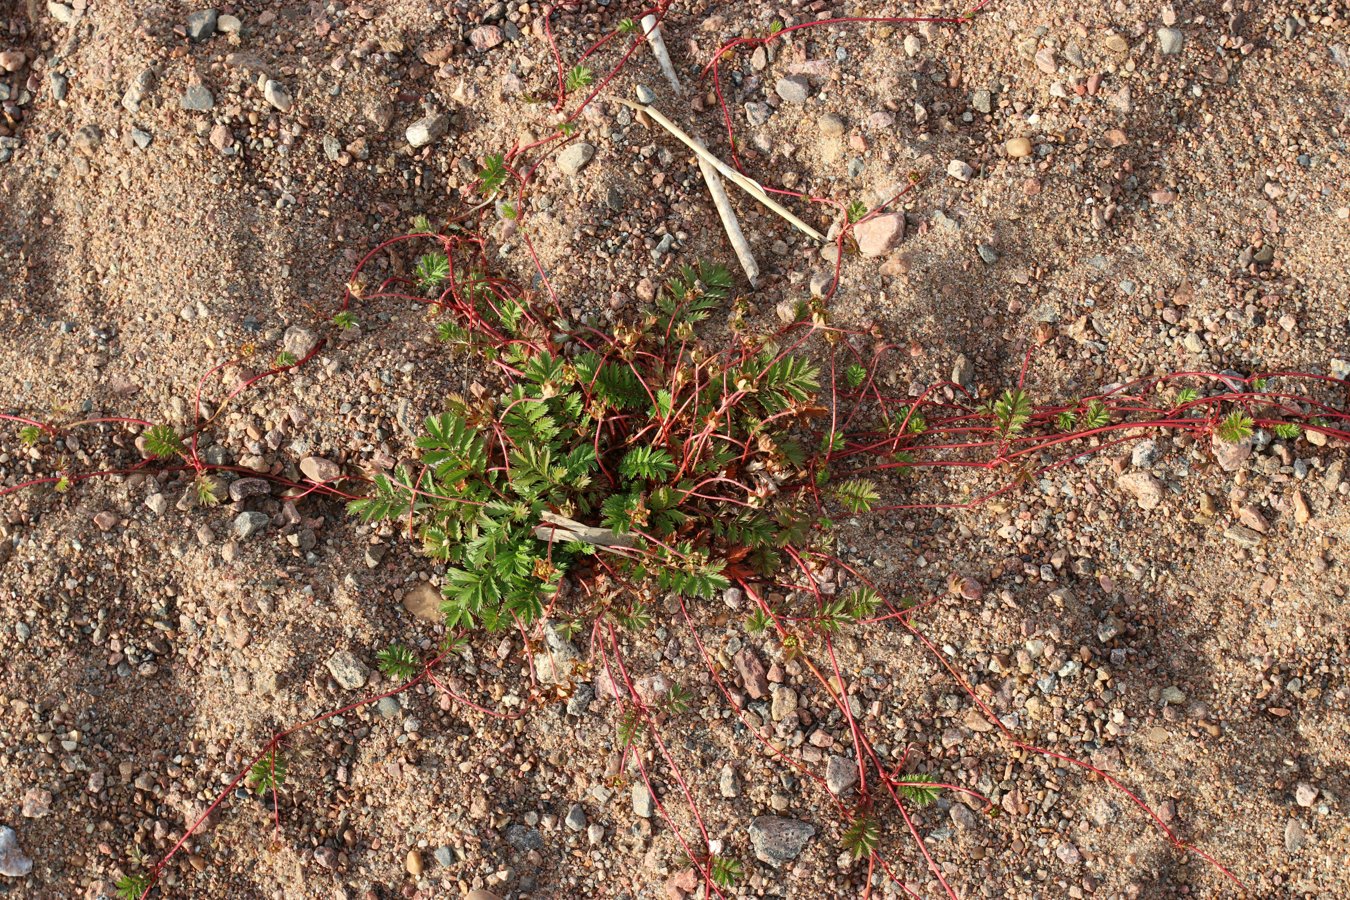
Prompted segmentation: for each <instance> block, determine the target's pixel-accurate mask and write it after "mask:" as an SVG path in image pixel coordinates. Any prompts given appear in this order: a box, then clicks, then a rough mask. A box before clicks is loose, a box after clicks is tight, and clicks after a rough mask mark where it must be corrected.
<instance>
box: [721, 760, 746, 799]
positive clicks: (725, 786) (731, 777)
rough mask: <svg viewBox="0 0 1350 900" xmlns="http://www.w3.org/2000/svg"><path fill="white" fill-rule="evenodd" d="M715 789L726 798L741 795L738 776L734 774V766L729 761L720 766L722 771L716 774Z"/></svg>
mask: <svg viewBox="0 0 1350 900" xmlns="http://www.w3.org/2000/svg"><path fill="white" fill-rule="evenodd" d="M717 791H718V793H720V794H721V795H722V796H723V797H726V798H727V799H728V800H731V799H734V798H736V797H739V796H740V795H741V780H740V776H738V775H737V774H736V767H735V766H733V765H732V764H731V763H727V764H726V765H724V766H722V771H721V773H720V774H719V775H718V776H717Z"/></svg>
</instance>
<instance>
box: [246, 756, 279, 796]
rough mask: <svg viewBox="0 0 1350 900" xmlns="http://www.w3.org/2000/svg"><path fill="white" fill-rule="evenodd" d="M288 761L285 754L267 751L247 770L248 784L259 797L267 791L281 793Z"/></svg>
mask: <svg viewBox="0 0 1350 900" xmlns="http://www.w3.org/2000/svg"><path fill="white" fill-rule="evenodd" d="M287 765H288V761H287V759H286V754H284V753H282V752H281V751H279V750H275V749H273V750H269V751H268V752H267V753H264V754H263V755H262V757H260V758H259V759H258V761H257V762H255V763H254V764H253V766H252V767H251V768H250V769H249V770H248V784H249V787H251V788H253V792H254V793H255V794H257V795H258V796H259V797H262V796H264V795H265V794H266V793H267V792H268V791H275V792H276V793H281V790H282V788H283V786H284V785H285V783H286V774H287Z"/></svg>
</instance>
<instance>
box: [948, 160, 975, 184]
mask: <svg viewBox="0 0 1350 900" xmlns="http://www.w3.org/2000/svg"><path fill="white" fill-rule="evenodd" d="M947 174H948V175H950V176H951V177H952V178H955V179H956V180H957V181H969V180H970V179H971V176H973V175H974V174H975V170H974V169H972V168H971V167H970V165H969V164H967V163H966V162H965V161H963V160H959V159H954V160H952V161H951V162H949V163H948V164H947Z"/></svg>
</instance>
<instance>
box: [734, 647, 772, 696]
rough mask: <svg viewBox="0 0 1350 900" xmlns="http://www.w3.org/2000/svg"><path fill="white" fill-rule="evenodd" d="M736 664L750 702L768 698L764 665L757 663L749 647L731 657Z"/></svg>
mask: <svg viewBox="0 0 1350 900" xmlns="http://www.w3.org/2000/svg"><path fill="white" fill-rule="evenodd" d="M733 662H735V664H736V671H737V672H739V673H740V676H741V681H742V683H743V684H744V685H745V692H746V693H747V694H749V695H750V699H752V700H762V699H764V698H765V697H767V696H769V677H768V673H767V672H765V671H764V663H762V662H760V661H759V657H758V656H756V655H755V651H753V650H751V649H750V648H749V647H743V648H742V649H741V650H739V651H737V653H736V655H735V656H734V657H733Z"/></svg>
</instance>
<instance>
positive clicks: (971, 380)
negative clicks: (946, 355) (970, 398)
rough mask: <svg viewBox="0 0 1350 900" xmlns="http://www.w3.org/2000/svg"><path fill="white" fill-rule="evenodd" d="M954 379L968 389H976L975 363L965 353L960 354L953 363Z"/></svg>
mask: <svg viewBox="0 0 1350 900" xmlns="http://www.w3.org/2000/svg"><path fill="white" fill-rule="evenodd" d="M952 381H954V382H955V383H956V384H959V385H961V387H963V388H965V389H966V390H968V391H971V390H974V389H975V363H973V362H971V361H970V357H969V356H966V355H965V354H964V353H962V354H960V355H958V356H957V357H956V362H955V364H953V365H952Z"/></svg>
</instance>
